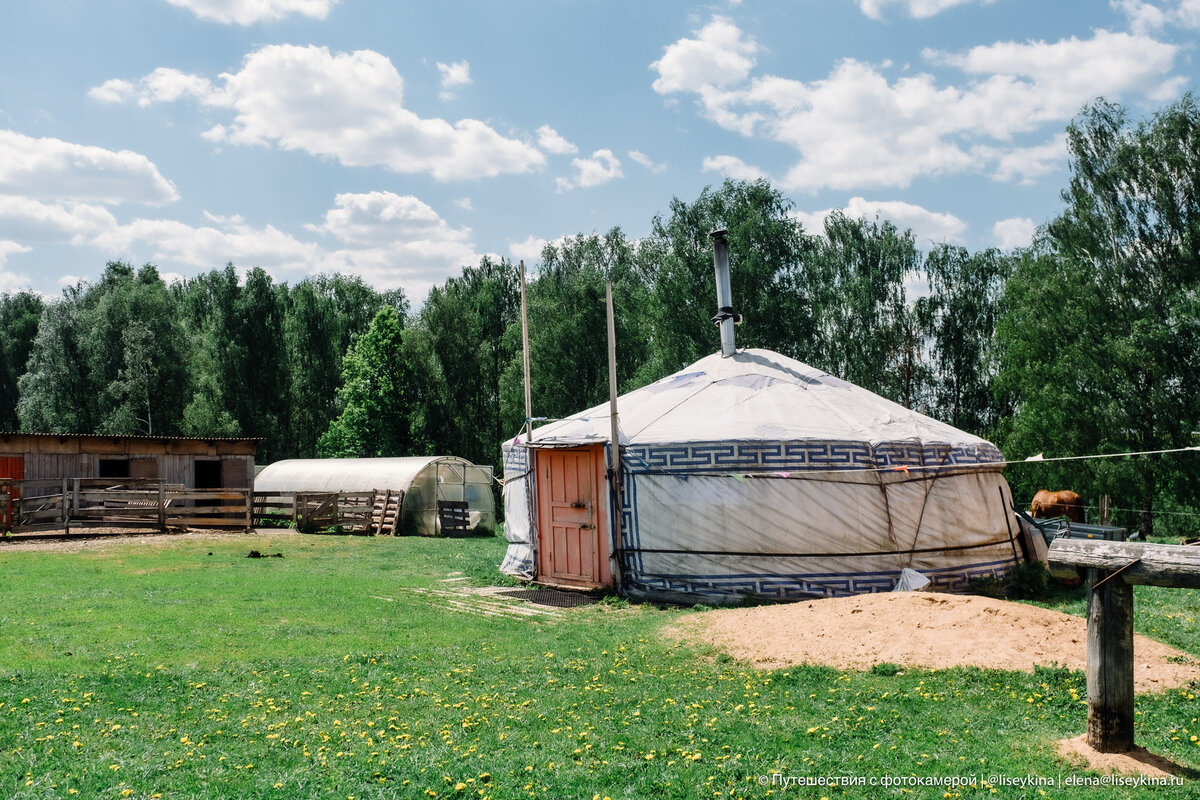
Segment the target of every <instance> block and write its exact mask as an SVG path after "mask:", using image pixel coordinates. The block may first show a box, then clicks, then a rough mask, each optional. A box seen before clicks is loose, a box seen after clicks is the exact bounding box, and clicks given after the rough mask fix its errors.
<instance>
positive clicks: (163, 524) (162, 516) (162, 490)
mask: <svg viewBox="0 0 1200 800" xmlns="http://www.w3.org/2000/svg"><path fill="white" fill-rule="evenodd" d="M158 527H159V529H161V530H162V532H163V533H166V532H167V484H166V483H165V482H164V481H159V482H158Z"/></svg>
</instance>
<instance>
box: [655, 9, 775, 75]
mask: <svg viewBox="0 0 1200 800" xmlns="http://www.w3.org/2000/svg"><path fill="white" fill-rule="evenodd" d="M695 34H696V38H695V39H680V40H679V41H677V42H675V43H674V44H672V45H669V46H667V47H666V48H665V50H664V52H663V57H662V58H661V59H659V60H658V61H655V62H654V63H653V64H651V65H650V69H652V70H655V71H656V72H658V78H656V79H655V81H654V91H656V92H658V93H659V94H670V93H672V92H702V91H706V90H714V89H717V88H720V87H723V86H730V85H732V84H736V83H740V82H741V81H743V80H745V79H746V77H747V76H748V75H749V74H750V70H751V69H752V68H753V67H754V65H755V63H756V62H755V60H754V54H755V52H757V51H758V45H757V44H755V42H754V40H753V39H747V38H743V35H742V32H741V30H739V29H738V27H737V26H736V25H734V24H733V23H732V22H731V21H730V20H728V19H726V18H725V17H718V16H714V17H713V18H712V21H711V22H709V23H708V24H707V25H705V26H704V27H703V28H701V29H700V30H698V31H696V32H695Z"/></svg>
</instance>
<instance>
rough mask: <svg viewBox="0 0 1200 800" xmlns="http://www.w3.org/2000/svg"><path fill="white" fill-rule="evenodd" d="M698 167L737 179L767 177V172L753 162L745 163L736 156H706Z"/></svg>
mask: <svg viewBox="0 0 1200 800" xmlns="http://www.w3.org/2000/svg"><path fill="white" fill-rule="evenodd" d="M700 168H701V169H703V170H704V171H705V172H716V173H717V174H719V175H721V176H723V177H726V178H733V179H734V180H737V181H756V180H758V179H759V178H765V177H767V174H766V173H765V172H763V171H762V170H761V169H759V168H758V167H756V166H754V165H753V164H747V163H746V162H745V161H742V160H741V159H740V158H738V157H737V156H706V157H705V159H704V160H703V161H702V162H701V164H700Z"/></svg>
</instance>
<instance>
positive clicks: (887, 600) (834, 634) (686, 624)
mask: <svg viewBox="0 0 1200 800" xmlns="http://www.w3.org/2000/svg"><path fill="white" fill-rule="evenodd" d="M672 631H673V632H674V633H675V635H679V636H682V637H685V638H689V639H693V640H700V641H706V642H711V643H713V644H715V645H716V646H717V647H719V648H720V649H722V650H724V651H726V652H728V653H729V654H730V655H732V656H734V657H735V658H738V659H742V660H744V661H749V662H751V663H753V664H754V665H755V666H758V667H762V668H765V669H775V668H778V667H786V666H791V665H793V664H824V665H828V666H831V667H835V668H837V669H848V670H867V669H870V668H871V667H872V666H873V665H875V664H879V663H884V662H887V663H892V664H899V665H901V666H906V667H921V668H924V669H945V668H949V667H957V666H975V667H985V668H990V669H1007V670H1021V671H1025V672H1030V671H1032V670H1033V668H1034V667H1035V666H1038V665H1046V666H1050V665H1056V664H1057V665H1061V666H1065V667H1067V668H1068V669H1072V670H1082V669H1084V668H1085V666H1086V658H1087V656H1086V647H1087V622H1086V621H1085V620H1084V619H1082V618H1080V617H1073V616H1071V615H1069V614H1064V613H1062V612H1060V611H1050V610H1048V609H1044V608H1038V607H1036V606H1030V605H1025V604H1024V603H1013V602H1008V601H1005V600H993V599H991V598H988V597H975V596H963V595H951V594H931V593H927V592H888V593H883V594H864V595H858V596H856V597H844V598H832V599H824V600H811V601H808V602H803V603H792V604H789V605H779V606H759V607H757V608H742V609H721V610H717V611H709V612H706V613H703V614H696V615H694V616H691V617H688V618H686V619H684V620H682V621H681V622H679V623H678V624H677V625H675V626H674V627H673V628H672ZM1133 651H1134V661H1135V664H1134V687H1135V689H1136V691H1139V692H1154V691H1161V690H1164V689H1170V688H1174V687H1178V686H1185V685H1187V684H1189V683H1191V682H1192V681H1197V680H1200V667H1198V666H1197V665H1196V664H1195V663H1177V662H1178V661H1181V660H1191V659H1190V658H1189V657H1187V656H1185V655H1184V654H1183V653H1180V652H1179V651H1178V650H1175V649H1174V648H1172V647H1168V646H1167V645H1165V644H1162V643H1160V642H1156V641H1154V640H1152V639H1147V638H1145V637H1144V636H1137V637H1135V641H1134V646H1133ZM1169 658H1174V659H1176V661H1168V659H1169Z"/></svg>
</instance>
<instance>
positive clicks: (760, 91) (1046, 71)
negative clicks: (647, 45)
mask: <svg viewBox="0 0 1200 800" xmlns="http://www.w3.org/2000/svg"><path fill="white" fill-rule="evenodd" d="M1195 2H1197V3H1198V5H1200V0H1195ZM704 44H708V45H709V46H710V47H709V50H706V49H705V48H704V47H702V46H701V45H704ZM756 49H757V44H756V43H755V42H754V41H753V40H752V39H750V38H748V37H746V36H745V35H744V34H743V33H742V32H741V31H740V30H738V29H737V28H736V26H734V25H733V24H732V23H731V22H729V21H728V20H726V19H724V18H721V17H714V18H713V21H712V22H711V23H710V24H709V25H708V26H706V27H705V28H704V29H702V30H701V31H700V32H699V33H698V34H697V38H696V39H681V40H680V41H678V42H676V43H675V44H673V45H670V46H669V47H667V48H666V53H667V55H664V57H663V58H662V59H661V60H660V61H657V62H655V63H654V64H652V65H651V68H652V69H655V70H657V71H658V73H659V77H658V79H657V80H655V81H654V88H655V90H656V91H658V92H659V93H661V94H667V95H669V94H676V93H690V94H694V95H695V96H696V97H697V100H698V104H699V107H700V109H701V113H702V114H703V116H705V117H706V118H708V119H710V120H712V121H714V122H715V123H717V124H718V125H720V126H721V127H723V128H726V129H728V130H731V131H735V132H738V133H741V134H743V135H745V136H754V137H764V138H767V139H770V140H772V141H776V142H780V143H783V144H786V145H789V146H790V147H792V148H794V149H795V151H796V152H797V154H798V159H797V160H796V162H794V164H793V165H792V166H791V168H790V169H788V170H787V172H786V173H785V174H784V175H783V176H782V177H781V179H780V184H781V186H782V187H783V188H785V189H788V190H793V191H804V192H816V191H819V190H821V189H830V188H832V189H843V190H849V189H863V188H868V187H894V188H904V187H907V186H908V185H910V184H911V183H912V181H913V180H915V179H917V178H919V177H925V176H936V175H946V174H961V173H971V172H976V173H978V172H982V173H987V174H991V175H992V176H993V177H994V178H996V179H998V180H1022V181H1025V182H1028V181H1031V180H1034V179H1036V178H1037V177H1039V176H1041V175H1044V174H1046V172H1048V171H1050V170H1052V169H1053V168H1054V167H1055V163H1054V162H1055V161H1056V160H1057V159H1058V153H1056V152H1055V151H1054V147H1055V146H1056V145H1040V146H1035V147H1029V146H1028V145H1026V144H1025V143H1024V142H1022V141H1020V139H1019V138H1018V137H1024V136H1027V135H1030V134H1035V133H1037V132H1038V131H1039V130H1040V129H1042V127H1043V126H1046V125H1053V126H1055V127H1056V128H1061V126H1062V124H1063V123H1064V122H1065V121H1067V120H1069V119H1070V118H1071V117H1072V116H1073V115H1074V114H1075V113H1076V112H1077V111H1078V110H1079V108H1080V107H1081V106H1082V105H1083V104H1085V103H1087V102H1090V101H1092V100H1094V99H1095V98H1096V97H1098V96H1105V97H1108V98H1110V99H1113V100H1119V99H1120V98H1121V97H1122V96H1124V95H1126V94H1134V95H1138V96H1141V97H1150V98H1151V99H1157V100H1164V99H1168V98H1171V97H1174V96H1176V95H1177V94H1178V92H1179V91H1180V89H1181V87H1182V80H1183V79H1182V78H1180V77H1179V76H1172V75H1171V72H1172V70H1173V69H1174V64H1175V60H1176V58H1177V56H1178V55H1179V52H1180V48H1179V47H1177V46H1175V45H1172V44H1168V43H1165V42H1160V41H1156V40H1154V39H1152V38H1149V37H1146V36H1137V35H1131V34H1128V33H1112V32H1109V31H1104V30H1097V31H1095V32H1094V33H1093V34H1092V35H1091V37H1090V38H1088V39H1078V38H1074V37H1072V38H1069V39H1063V40H1061V41H1058V42H1051V43H1046V42H1025V43H1016V42H999V43H996V44H992V45H987V46H980V47H974V48H971V49H969V50H967V51H965V52H961V53H946V52H939V51H933V50H927V51H925V52H924V54H923V56H924V57H925V58H926V59H928V60H929V61H930V62H931V63H933V64H935V65H937V66H940V67H948V68H951V69H956V70H958V71H960V72H961V74H962V76H963V79H962V81H961V82H960V83H959V85H955V84H953V83H944V82H942V81H940V80H939V79H937V78H935V77H934V76H933V75H931V74H929V73H923V72H910V71H909V70H907V69H906V70H905V71H904V74H903V75H902V76H901V77H899V78H897V79H895V80H892V79H890V78H889V77H888V75H887V74H886V73H887V72H888V71H890V70H891V69H892V67H891V65H889V64H881V65H875V64H870V63H867V62H863V61H858V60H855V59H844V60H842V61H841V62H839V63H838V64H837V65H836V67H835V68H834V69H833V71H832V72H831V73H830V74H829V75H827V76H826V77H824V78H819V79H816V80H811V81H799V80H795V79H792V78H788V77H784V76H779V75H763V76H753V75H752V74H751V73H752V71H753V67H754V61H753V58H752V55H753V53H754V52H756ZM710 50H711V52H710ZM706 53H707V55H706ZM668 56H670V58H668ZM722 59H723V60H724V61H727V62H730V63H732V64H733V65H734V66H732V67H730V68H728V69H724V70H721V69H718V68H717V67H716V65H719V64H721V63H722ZM731 165H732V163H731ZM733 166H736V165H733Z"/></svg>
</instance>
